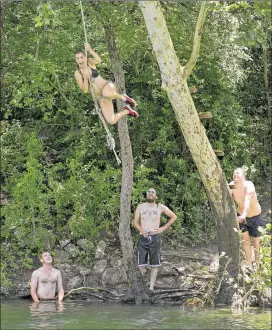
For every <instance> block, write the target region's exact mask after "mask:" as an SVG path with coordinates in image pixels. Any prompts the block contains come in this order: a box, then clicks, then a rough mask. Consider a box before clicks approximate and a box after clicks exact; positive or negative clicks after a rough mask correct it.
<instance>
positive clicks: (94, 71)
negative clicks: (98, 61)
mask: <svg viewBox="0 0 272 330" xmlns="http://www.w3.org/2000/svg"><path fill="white" fill-rule="evenodd" d="M88 67H89V68H90V69H91V72H90V75H89V79H88V80H91V79H92V80H93V79H95V78H97V77H98V76H99V72H98V70H96V69H94V68H92V67H90V66H89V65H88ZM78 71H79V73H80V74H81V77H82V79H83V80H84V77H83V74H82V73H81V71H80V70H78Z"/></svg>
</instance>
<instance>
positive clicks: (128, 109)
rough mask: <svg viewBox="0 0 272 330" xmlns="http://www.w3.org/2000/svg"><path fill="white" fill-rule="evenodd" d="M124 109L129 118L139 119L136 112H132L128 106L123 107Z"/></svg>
mask: <svg viewBox="0 0 272 330" xmlns="http://www.w3.org/2000/svg"><path fill="white" fill-rule="evenodd" d="M124 109H125V110H127V111H128V114H129V116H132V117H135V118H138V117H139V115H138V112H136V111H135V110H132V109H131V107H130V106H129V105H128V104H127V105H125V106H124Z"/></svg>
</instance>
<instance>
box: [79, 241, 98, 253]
mask: <svg viewBox="0 0 272 330" xmlns="http://www.w3.org/2000/svg"><path fill="white" fill-rule="evenodd" d="M77 245H78V246H79V247H81V248H82V249H83V250H84V251H91V250H92V249H93V248H94V244H93V242H91V241H88V240H87V239H79V240H78V241H77Z"/></svg>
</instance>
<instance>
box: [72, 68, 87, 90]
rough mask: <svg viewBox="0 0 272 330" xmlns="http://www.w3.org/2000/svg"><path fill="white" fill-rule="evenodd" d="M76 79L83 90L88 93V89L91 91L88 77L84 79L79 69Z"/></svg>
mask: <svg viewBox="0 0 272 330" xmlns="http://www.w3.org/2000/svg"><path fill="white" fill-rule="evenodd" d="M75 80H76V82H77V83H78V86H79V87H80V88H81V89H82V90H83V92H84V93H88V91H89V83H88V78H87V77H84V79H83V78H82V76H81V74H80V73H79V72H78V71H76V72H75Z"/></svg>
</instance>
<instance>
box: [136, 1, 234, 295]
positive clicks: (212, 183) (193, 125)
mask: <svg viewBox="0 0 272 330" xmlns="http://www.w3.org/2000/svg"><path fill="white" fill-rule="evenodd" d="M139 5H140V7H141V10H142V13H143V16H144V20H145V24H146V27H147V30H148V33H149V37H150V39H151V42H152V45H153V50H154V52H155V55H156V57H157V61H158V63H159V66H160V71H161V77H162V85H163V88H164V89H165V90H166V92H167V95H168V98H169V100H170V102H171V104H172V107H173V109H174V111H175V115H176V119H177V121H178V124H179V127H180V130H181V132H182V134H183V136H184V138H185V141H186V144H187V145H188V147H189V149H190V152H191V154H192V157H193V160H194V162H195V164H196V166H197V168H198V171H199V174H200V176H201V179H202V181H203V184H204V186H205V189H206V192H207V195H208V198H209V202H210V205H211V208H212V210H213V213H214V216H215V222H216V229H217V242H218V249H219V254H221V252H225V253H226V256H227V257H228V258H230V261H229V262H227V258H220V266H221V267H220V269H221V271H222V273H223V270H224V269H225V268H226V269H227V271H228V272H229V274H230V275H231V276H232V277H234V278H236V277H237V274H238V264H239V248H240V246H239V238H238V235H237V233H236V232H235V231H234V228H237V223H236V212H235V207H234V203H233V200H232V198H231V196H230V194H229V191H228V184H227V181H226V178H225V176H224V173H223V171H222V169H221V166H220V164H219V162H218V160H217V158H216V156H215V153H214V151H213V149H212V147H211V145H210V142H209V140H208V138H207V136H206V133H205V129H204V126H203V125H202V124H201V122H200V119H199V117H198V113H197V111H196V108H195V105H194V102H193V99H192V97H191V94H190V92H189V88H188V85H187V81H186V78H187V76H188V72H186V71H187V70H189V69H190V67H192V65H193V64H192V63H191V64H189V62H190V60H189V62H188V64H189V68H188V67H186V66H185V67H184V68H183V67H181V66H180V63H179V60H178V58H177V55H176V53H175V50H174V47H173V44H172V41H171V37H170V35H169V32H168V29H167V26H166V22H165V19H164V16H163V14H162V11H161V8H160V3H159V2H158V1H140V2H139ZM203 19H204V18H203ZM201 31H202V29H201V27H200V28H199V31H196V33H201ZM196 48H197V47H196ZM229 299H230V297H229V296H228V290H226V286H223V287H222V290H221V296H220V300H221V301H229Z"/></svg>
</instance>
